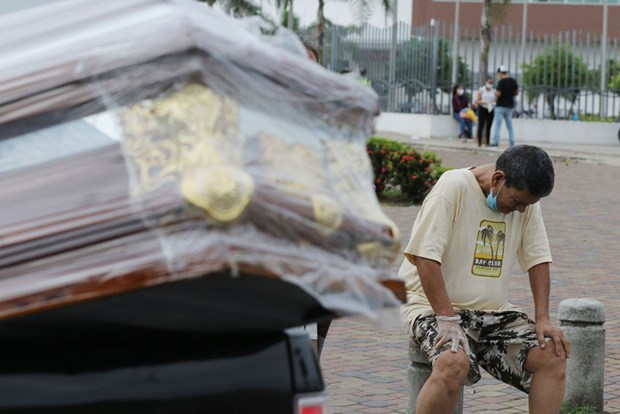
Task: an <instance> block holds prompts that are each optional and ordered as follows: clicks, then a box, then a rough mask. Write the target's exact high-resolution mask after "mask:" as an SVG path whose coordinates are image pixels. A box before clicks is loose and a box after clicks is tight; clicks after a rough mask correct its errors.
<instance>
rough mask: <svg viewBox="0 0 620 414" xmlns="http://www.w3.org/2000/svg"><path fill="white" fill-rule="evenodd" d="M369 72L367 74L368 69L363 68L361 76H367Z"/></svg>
mask: <svg viewBox="0 0 620 414" xmlns="http://www.w3.org/2000/svg"><path fill="white" fill-rule="evenodd" d="M367 73H368V72H366V68H362V70H360V75H362V76H366V74H367Z"/></svg>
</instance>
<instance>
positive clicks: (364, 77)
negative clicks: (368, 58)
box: [360, 68, 372, 86]
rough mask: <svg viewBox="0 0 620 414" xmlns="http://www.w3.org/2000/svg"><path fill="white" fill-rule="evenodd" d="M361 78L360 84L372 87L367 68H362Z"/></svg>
mask: <svg viewBox="0 0 620 414" xmlns="http://www.w3.org/2000/svg"><path fill="white" fill-rule="evenodd" d="M360 76H361V79H360V82H362V83H363V84H364V85H368V86H372V85H371V83H370V79H368V71H366V68H362V70H360Z"/></svg>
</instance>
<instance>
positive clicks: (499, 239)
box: [495, 230, 506, 259]
mask: <svg viewBox="0 0 620 414" xmlns="http://www.w3.org/2000/svg"><path fill="white" fill-rule="evenodd" d="M505 241H506V234H504V232H503V231H501V230H500V231H498V232H497V236H495V259H497V255H498V253H499V246H500V245H502V244H504V242H505Z"/></svg>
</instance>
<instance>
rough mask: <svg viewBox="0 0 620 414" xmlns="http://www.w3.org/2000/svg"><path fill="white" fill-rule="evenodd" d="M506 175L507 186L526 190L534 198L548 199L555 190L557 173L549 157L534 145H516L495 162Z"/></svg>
mask: <svg viewBox="0 0 620 414" xmlns="http://www.w3.org/2000/svg"><path fill="white" fill-rule="evenodd" d="M495 169H496V170H501V171H503V172H504V174H505V175H506V184H505V185H506V186H508V187H513V188H516V189H517V190H519V191H522V190H526V191H527V192H528V193H530V194H531V195H533V196H534V197H540V198H542V197H546V196H548V195H549V194H551V191H552V190H553V183H554V181H555V171H554V169H553V162H552V161H551V158H549V155H548V154H547V153H546V152H545V151H544V150H543V149H541V148H538V147H535V146H533V145H515V146H514V147H510V148H508V149H507V150H505V151H504V152H503V153H502V154H501V155H500V156H499V158H498V159H497V161H496V162H495Z"/></svg>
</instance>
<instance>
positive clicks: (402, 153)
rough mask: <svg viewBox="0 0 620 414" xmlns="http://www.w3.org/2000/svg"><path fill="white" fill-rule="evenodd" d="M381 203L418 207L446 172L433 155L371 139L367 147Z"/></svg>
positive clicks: (386, 141)
mask: <svg viewBox="0 0 620 414" xmlns="http://www.w3.org/2000/svg"><path fill="white" fill-rule="evenodd" d="M367 149H368V156H369V157H370V161H371V163H372V167H373V171H374V173H375V183H374V184H375V188H376V191H377V196H378V197H379V198H380V199H399V200H400V201H406V202H410V203H420V202H421V201H422V200H423V199H424V197H426V194H428V192H429V191H430V189H431V188H432V187H433V185H434V184H435V183H436V182H437V180H438V179H439V177H440V176H441V174H443V173H444V172H445V171H446V170H447V168H444V167H442V166H441V159H440V158H439V157H437V155H436V154H434V153H431V152H425V153H423V154H420V153H419V152H418V151H416V150H415V149H414V148H413V147H411V146H410V145H406V144H401V143H399V142H396V141H391V140H388V139H384V138H379V137H373V138H371V139H370V140H369V141H368V144H367Z"/></svg>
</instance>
